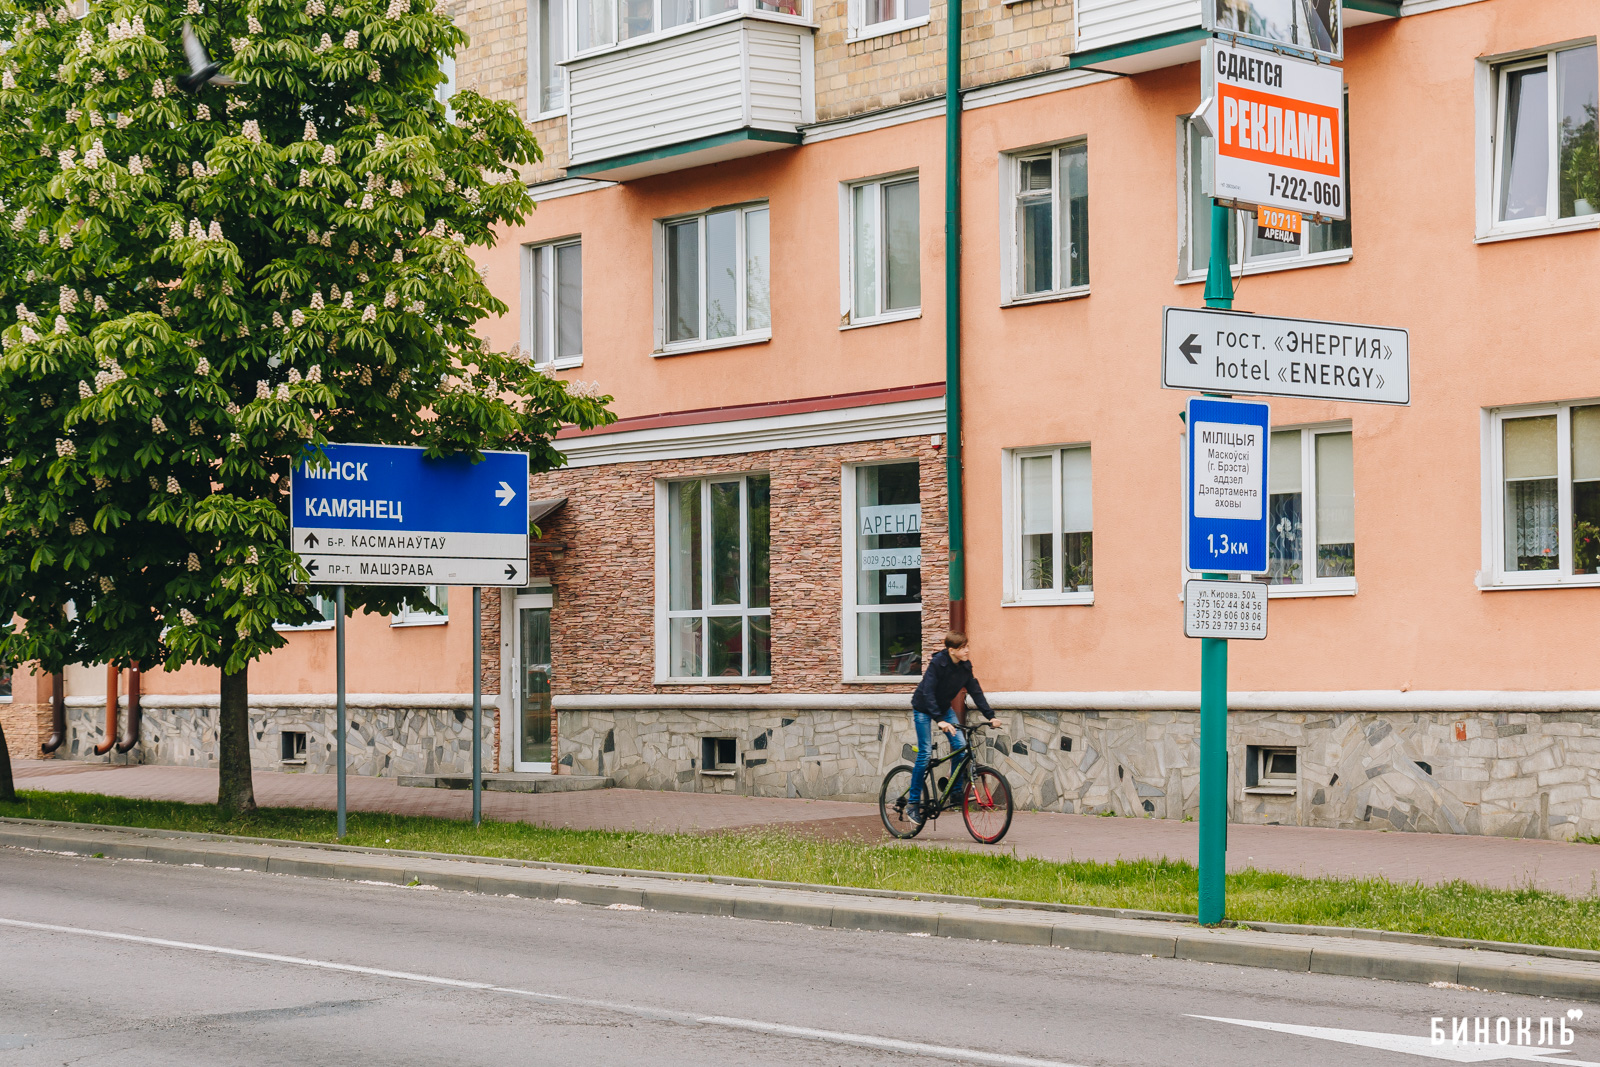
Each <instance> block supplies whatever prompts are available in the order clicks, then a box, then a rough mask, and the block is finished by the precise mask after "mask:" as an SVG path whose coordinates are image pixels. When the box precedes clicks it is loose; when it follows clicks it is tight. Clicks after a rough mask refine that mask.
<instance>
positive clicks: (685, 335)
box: [657, 204, 772, 353]
mask: <svg viewBox="0 0 1600 1067" xmlns="http://www.w3.org/2000/svg"><path fill="white" fill-rule="evenodd" d="M768 226H769V212H768V209H767V206H766V205H765V204H756V205H752V206H749V207H737V208H724V209H721V210H718V211H711V212H707V213H705V214H702V215H691V216H688V217H686V218H676V219H668V220H666V221H665V222H662V223H660V224H659V227H658V230H659V234H660V239H661V248H660V252H661V258H662V270H661V277H662V281H663V284H664V291H663V292H661V293H660V294H659V296H660V299H659V305H660V306H661V308H662V312H663V314H662V318H661V322H660V326H659V333H658V343H657V350H658V351H660V352H663V353H672V352H675V351H685V350H694V349H699V348H711V347H718V346H721V345H727V344H742V343H745V342H749V341H762V340H766V339H768V338H770V337H771V336H772V312H771V306H772V305H771V297H772V291H771V263H772V255H771V248H770V243H771V242H770V235H769V232H768Z"/></svg>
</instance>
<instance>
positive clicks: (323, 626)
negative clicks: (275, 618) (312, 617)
mask: <svg viewBox="0 0 1600 1067" xmlns="http://www.w3.org/2000/svg"><path fill="white" fill-rule="evenodd" d="M311 599H312V600H315V601H317V602H318V604H317V606H318V607H319V608H321V609H322V612H323V615H324V616H326V615H327V614H328V613H329V612H331V611H334V610H336V609H335V608H334V604H335V603H336V601H335V599H334V595H333V594H332V593H312V594H311ZM337 625H338V620H337V619H329V618H323V619H322V620H320V621H318V622H308V623H306V624H304V625H302V626H290V625H289V624H288V623H283V622H275V623H273V624H272V628H273V629H274V630H277V631H278V632H279V633H303V632H307V631H310V630H331V629H333V628H334V627H335V626H337Z"/></svg>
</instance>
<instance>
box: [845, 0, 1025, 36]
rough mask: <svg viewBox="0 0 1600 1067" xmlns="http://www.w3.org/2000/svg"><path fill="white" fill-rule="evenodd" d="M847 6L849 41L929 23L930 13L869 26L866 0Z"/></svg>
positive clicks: (847, 34)
mask: <svg viewBox="0 0 1600 1067" xmlns="http://www.w3.org/2000/svg"><path fill="white" fill-rule="evenodd" d="M897 2H899V3H901V4H904V3H905V0H897ZM1007 2H1008V3H1009V2H1013V0H1007ZM847 6H848V8H849V16H848V17H849V29H848V32H847V33H846V35H845V40H847V41H868V40H871V39H872V38H874V37H885V36H888V35H889V34H891V33H903V32H904V31H906V30H914V29H916V28H917V27H919V26H926V25H927V24H928V17H929V16H928V15H918V16H916V17H915V18H909V19H885V20H884V21H882V22H874V23H873V24H872V25H870V26H869V25H867V23H866V17H867V5H866V0H849V3H848V5H847ZM928 8H929V11H930V13H931V12H932V9H933V4H932V0H929V4H928Z"/></svg>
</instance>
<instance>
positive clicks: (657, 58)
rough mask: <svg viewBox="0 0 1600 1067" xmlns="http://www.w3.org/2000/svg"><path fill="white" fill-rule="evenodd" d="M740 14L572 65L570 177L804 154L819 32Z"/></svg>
mask: <svg viewBox="0 0 1600 1067" xmlns="http://www.w3.org/2000/svg"><path fill="white" fill-rule="evenodd" d="M743 5H744V9H743V10H734V11H729V12H724V13H721V14H718V15H716V16H714V17H713V18H711V19H708V20H705V21H701V22H699V23H694V24H691V25H687V26H678V27H674V28H672V29H670V30H666V31H662V32H657V33H653V34H652V33H648V32H647V33H646V34H645V35H643V36H642V37H638V38H637V39H636V40H634V39H630V40H625V41H623V42H621V43H619V44H615V45H611V44H607V45H603V46H602V47H601V48H599V49H597V50H594V51H591V52H588V53H582V54H579V55H578V56H576V57H575V58H573V59H571V60H568V61H567V63H566V68H567V78H568V98H567V101H568V104H567V106H568V119H567V121H568V131H569V134H568V135H569V137H570V138H571V142H570V144H571V147H570V156H569V160H570V162H569V163H568V166H567V174H568V175H569V176H572V177H589V178H604V179H607V180H610V181H629V180H631V179H634V178H643V177H647V176H649V175H653V174H665V173H668V172H670V171H677V170H686V169H688V168H690V167H703V166H706V165H707V164H711V163H721V162H724V161H726V160H730V159H739V158H741V157H744V156H752V155H757V154H759V153H762V152H772V151H776V150H778V149H781V148H787V147H789V146H791V145H797V144H799V143H800V132H799V129H800V127H801V126H802V125H803V124H805V123H806V122H809V121H810V120H811V117H812V115H813V113H814V98H815V93H814V91H813V80H812V35H813V32H814V30H813V28H812V27H811V25H810V24H809V23H807V22H805V21H804V20H803V19H802V18H801V17H800V16H799V15H798V14H796V15H792V16H790V15H786V14H784V13H783V12H781V11H780V12H778V13H771V12H769V11H767V10H765V9H767V8H769V7H771V6H773V5H771V4H770V3H768V2H767V0H743ZM663 7H665V4H664V3H663ZM792 10H794V11H796V12H800V11H801V10H802V9H801V8H799V7H794V8H792ZM651 25H654V24H647V25H646V27H645V29H646V30H648V29H649V27H650V26H651ZM636 36H637V35H636Z"/></svg>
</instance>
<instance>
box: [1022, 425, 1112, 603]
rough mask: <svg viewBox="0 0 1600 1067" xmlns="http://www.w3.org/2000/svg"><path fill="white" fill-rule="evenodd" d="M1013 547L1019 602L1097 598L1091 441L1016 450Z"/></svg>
mask: <svg viewBox="0 0 1600 1067" xmlns="http://www.w3.org/2000/svg"><path fill="white" fill-rule="evenodd" d="M1009 460H1010V468H1011V485H1010V488H1011V495H1010V502H1011V506H1010V508H1009V511H1010V514H1009V515H1008V517H1007V519H1008V522H1007V525H1008V527H1009V530H1010V533H1009V536H1008V538H1007V549H1008V552H1009V555H1010V559H1009V560H1008V561H1007V562H1008V564H1009V569H1010V570H1011V580H1010V582H1009V585H1010V589H1009V594H1010V595H1009V597H1008V600H1009V601H1010V602H1013V603H1058V604H1090V603H1093V602H1094V493H1093V485H1092V480H1091V477H1090V465H1089V446H1087V445H1076V446H1073V447H1071V448H1048V449H1016V450H1014V451H1013V452H1011V453H1010V456H1009Z"/></svg>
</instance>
